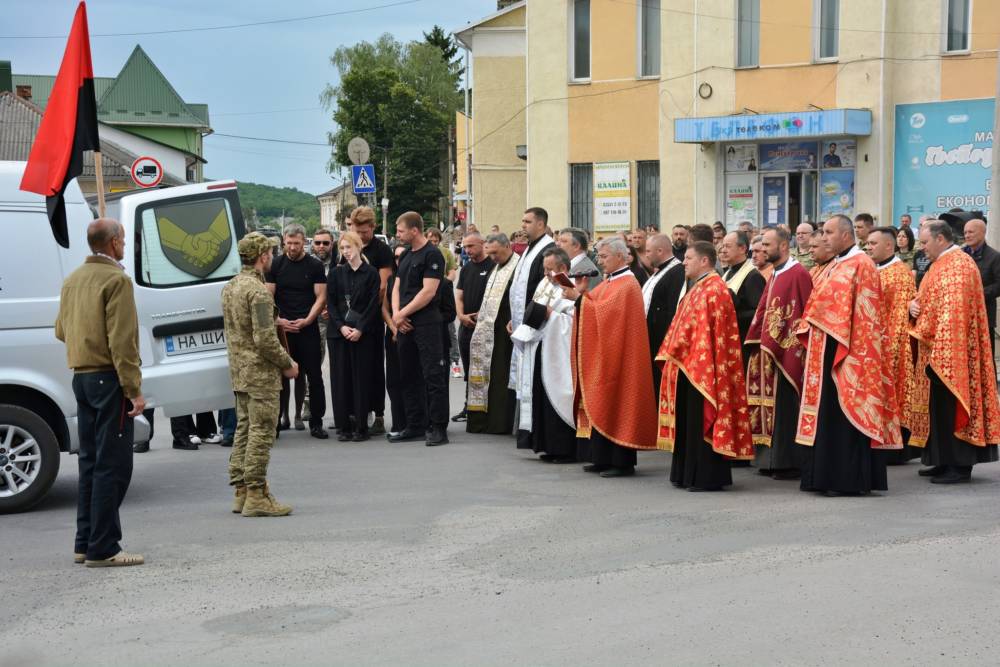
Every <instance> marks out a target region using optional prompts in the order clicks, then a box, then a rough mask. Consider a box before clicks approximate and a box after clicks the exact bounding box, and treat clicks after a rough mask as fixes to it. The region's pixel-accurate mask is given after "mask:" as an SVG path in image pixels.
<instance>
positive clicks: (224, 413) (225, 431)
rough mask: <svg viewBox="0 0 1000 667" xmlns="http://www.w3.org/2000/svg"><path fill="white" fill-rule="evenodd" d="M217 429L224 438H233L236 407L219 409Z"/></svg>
mask: <svg viewBox="0 0 1000 667" xmlns="http://www.w3.org/2000/svg"><path fill="white" fill-rule="evenodd" d="M219 430H220V431H221V432H222V437H223V438H225V439H226V440H232V439H233V436H235V435H236V408H226V409H224V410H219Z"/></svg>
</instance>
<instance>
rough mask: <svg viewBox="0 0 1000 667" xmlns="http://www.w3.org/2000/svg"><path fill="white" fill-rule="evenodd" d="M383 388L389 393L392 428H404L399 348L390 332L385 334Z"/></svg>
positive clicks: (396, 429) (404, 418) (397, 429)
mask: <svg viewBox="0 0 1000 667" xmlns="http://www.w3.org/2000/svg"><path fill="white" fill-rule="evenodd" d="M385 389H386V391H387V392H388V393H389V407H390V409H391V410H392V430H393V431H402V430H404V429H405V428H406V408H405V407H404V402H403V384H402V381H401V380H400V377H399V348H398V347H397V346H396V341H394V340H393V339H392V334H391V333H390V332H388V331H387V332H386V335H385Z"/></svg>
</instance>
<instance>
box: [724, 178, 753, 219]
mask: <svg viewBox="0 0 1000 667" xmlns="http://www.w3.org/2000/svg"><path fill="white" fill-rule="evenodd" d="M756 189H757V176H756V175H755V174H730V175H729V176H726V229H730V230H732V229H736V227H737V226H738V225H739V224H740V223H741V222H743V221H744V220H749V221H750V222H752V223H753V226H754V227H756V226H757V197H756V196H755V195H756Z"/></svg>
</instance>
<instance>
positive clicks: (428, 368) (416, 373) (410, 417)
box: [397, 324, 448, 431]
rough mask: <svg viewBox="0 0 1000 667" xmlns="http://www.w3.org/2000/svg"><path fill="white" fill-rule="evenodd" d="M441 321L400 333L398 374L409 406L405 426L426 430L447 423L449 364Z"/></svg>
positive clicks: (404, 398)
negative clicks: (446, 358) (429, 426)
mask: <svg viewBox="0 0 1000 667" xmlns="http://www.w3.org/2000/svg"><path fill="white" fill-rule="evenodd" d="M443 333H444V331H443V330H442V327H441V325H440V324H428V325H425V326H417V327H414V328H413V330H412V331H410V332H409V333H403V332H400V333H399V335H398V336H397V346H398V348H399V374H400V381H401V382H402V385H403V404H404V405H405V406H406V427H407V428H408V429H410V430H411V431H423V430H425V429H426V428H427V425H428V423H429V424H430V425H431V426H437V427H440V428H447V426H448V365H447V362H446V361H445V355H444V343H443V341H442V340H441V337H442V334H443Z"/></svg>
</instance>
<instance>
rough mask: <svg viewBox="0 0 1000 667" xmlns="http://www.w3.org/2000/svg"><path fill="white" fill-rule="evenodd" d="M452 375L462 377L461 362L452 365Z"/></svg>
mask: <svg viewBox="0 0 1000 667" xmlns="http://www.w3.org/2000/svg"><path fill="white" fill-rule="evenodd" d="M451 376H452V377H453V378H460V377H462V366H461V364H458V363H454V364H452V365H451Z"/></svg>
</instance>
